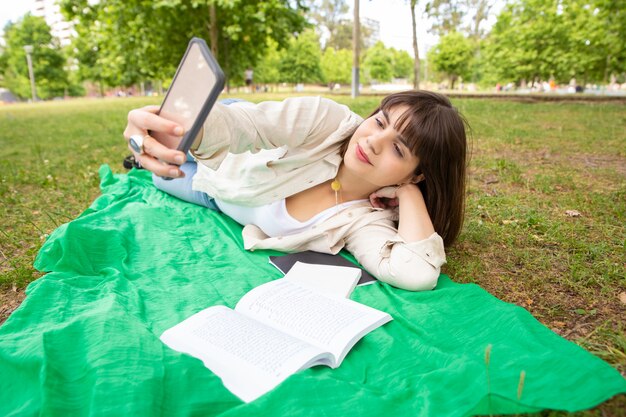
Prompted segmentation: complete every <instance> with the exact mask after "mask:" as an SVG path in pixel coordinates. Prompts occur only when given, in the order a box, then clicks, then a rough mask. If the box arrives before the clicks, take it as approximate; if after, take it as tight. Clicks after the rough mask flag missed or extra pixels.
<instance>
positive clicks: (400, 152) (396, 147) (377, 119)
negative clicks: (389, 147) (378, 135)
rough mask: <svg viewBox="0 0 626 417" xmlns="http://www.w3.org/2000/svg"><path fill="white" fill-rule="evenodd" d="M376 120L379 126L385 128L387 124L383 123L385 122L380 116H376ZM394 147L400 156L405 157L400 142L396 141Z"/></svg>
mask: <svg viewBox="0 0 626 417" xmlns="http://www.w3.org/2000/svg"><path fill="white" fill-rule="evenodd" d="M374 120H376V124H377V125H378V127H380V128H383V129H384V128H385V126H384V125H383V122H381V121H380V119H379V118H378V117H376V118H375V119H374ZM393 147H394V149H395V150H396V153H397V154H398V156H399V157H400V158H404V154H403V153H402V150H401V149H400V147H399V146H398V144H396V143H394V144H393Z"/></svg>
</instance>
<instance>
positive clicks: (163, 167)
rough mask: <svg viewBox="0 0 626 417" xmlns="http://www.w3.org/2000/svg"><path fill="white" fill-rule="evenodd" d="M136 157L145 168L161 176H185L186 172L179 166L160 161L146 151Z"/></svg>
mask: <svg viewBox="0 0 626 417" xmlns="http://www.w3.org/2000/svg"><path fill="white" fill-rule="evenodd" d="M135 159H136V160H138V161H139V163H140V164H141V166H142V167H143V168H144V169H147V170H148V171H150V172H153V173H155V174H156V175H158V176H160V177H171V178H180V177H184V176H185V173H184V172H183V171H181V170H180V168H179V167H178V166H176V165H170V164H168V163H166V162H163V161H159V160H158V159H156V158H154V157H152V156H151V155H148V154H145V153H144V154H141V155H137V154H135Z"/></svg>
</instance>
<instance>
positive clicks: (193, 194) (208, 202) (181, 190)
mask: <svg viewBox="0 0 626 417" xmlns="http://www.w3.org/2000/svg"><path fill="white" fill-rule="evenodd" d="M238 101H245V100H242V99H238V98H227V99H224V100H220V103H222V104H226V105H229V104H232V103H236V102H238ZM180 169H181V171H183V172H184V173H185V176H184V177H182V178H174V179H171V180H164V179H163V178H161V177H159V176H157V175H154V174H152V182H153V183H154V185H155V186H156V188H158V189H159V190H161V191H165V192H166V193H168V194H170V195H172V196H174V197H176V198H179V199H181V200H183V201H187V202H189V203H193V204H197V205H199V206H204V207H208V208H210V209H211V210H215V211H220V209H219V207H217V204H215V200H214V199H213V197H211V196H210V195H208V194H207V193H203V192H202V191H194V190H193V189H192V188H191V183H192V179H193V176H194V175H195V174H196V171H197V170H198V164H197V162H195V161H194V160H193V158H192V157H191V155H190V154H187V162H185V163H184V164H182V165H181V166H180Z"/></svg>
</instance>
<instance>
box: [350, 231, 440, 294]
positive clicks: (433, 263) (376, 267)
mask: <svg viewBox="0 0 626 417" xmlns="http://www.w3.org/2000/svg"><path fill="white" fill-rule="evenodd" d="M346 249H348V250H349V251H350V252H351V253H352V254H353V255H354V257H355V258H356V260H357V261H359V263H360V264H361V265H363V266H364V267H365V269H367V270H368V271H369V272H371V273H372V274H373V275H374V276H376V277H377V278H378V279H379V280H380V281H383V282H386V283H388V284H391V285H393V286H394V287H398V288H402V289H405V290H410V291H424V290H432V289H433V288H435V287H436V286H437V280H438V278H439V274H440V272H441V265H443V264H444V263H445V262H446V254H445V250H444V245H443V239H442V238H441V236H439V235H438V234H437V233H433V234H432V235H431V236H429V237H428V238H426V239H423V240H420V241H417V242H406V241H404V239H402V237H401V236H400V235H399V234H398V231H397V229H396V228H395V227H394V226H393V222H391V221H390V220H386V221H377V222H375V223H372V224H369V225H367V226H364V227H361V228H360V229H359V230H357V231H355V232H353V233H352V234H350V235H348V236H347V238H346Z"/></svg>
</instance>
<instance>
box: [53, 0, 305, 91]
mask: <svg viewBox="0 0 626 417" xmlns="http://www.w3.org/2000/svg"><path fill="white" fill-rule="evenodd" d="M62 7H63V10H64V12H65V13H66V15H67V17H68V19H69V20H76V21H77V25H76V30H77V32H78V35H79V38H82V42H83V45H82V46H80V47H77V50H78V59H79V62H82V61H85V62H89V64H88V65H90V66H92V67H96V68H102V69H104V70H105V76H103V77H102V80H103V81H105V82H106V83H112V82H113V83H121V84H125V85H128V84H134V83H137V82H140V81H143V80H149V79H156V80H167V79H168V78H171V76H172V75H173V72H174V69H175V68H176V65H177V64H178V62H179V61H180V58H181V57H182V54H183V52H184V51H185V48H186V46H187V43H188V41H189V39H190V38H191V37H193V36H197V37H201V38H205V39H207V38H211V39H213V41H214V40H215V34H216V33H217V45H216V48H215V51H216V52H217V59H218V61H219V63H220V65H221V66H222V69H223V70H224V73H225V74H226V76H227V80H228V82H230V80H231V79H232V80H234V81H235V82H237V81H241V78H242V76H243V70H244V69H245V68H246V67H254V66H255V64H256V63H257V61H258V60H259V59H260V58H261V57H262V56H263V54H264V52H265V50H266V48H267V42H268V39H273V40H274V41H276V43H277V44H278V45H279V47H281V48H282V47H285V46H286V45H287V43H288V40H289V38H290V37H291V36H292V34H293V33H295V32H299V31H301V30H302V29H303V28H304V27H305V26H306V21H305V18H304V14H303V13H304V10H305V8H304V6H303V5H302V4H301V1H299V0H298V1H289V0H273V1H261V0H228V1H227V0H160V1H158V2H152V1H148V0H100V1H99V2H94V1H90V0H64V1H63V3H62ZM214 46H215V45H214ZM89 51H93V52H95V54H92V55H94V56H93V57H89V54H90V53H91V52H89ZM84 73H85V74H87V75H89V76H90V77H93V76H94V75H95V74H94V72H90V71H88V70H86V71H84Z"/></svg>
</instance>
